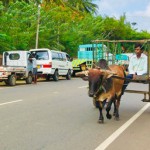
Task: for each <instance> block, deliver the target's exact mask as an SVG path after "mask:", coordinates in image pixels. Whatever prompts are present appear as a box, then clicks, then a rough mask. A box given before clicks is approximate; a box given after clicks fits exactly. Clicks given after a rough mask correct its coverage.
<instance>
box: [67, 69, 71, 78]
mask: <svg viewBox="0 0 150 150" xmlns="http://www.w3.org/2000/svg"><path fill="white" fill-rule="evenodd" d="M66 79H67V80H71V71H70V70H68V73H67V75H66Z"/></svg>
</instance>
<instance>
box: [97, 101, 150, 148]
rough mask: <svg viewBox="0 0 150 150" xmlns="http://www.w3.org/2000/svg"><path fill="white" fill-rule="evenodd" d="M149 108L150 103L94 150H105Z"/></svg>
mask: <svg viewBox="0 0 150 150" xmlns="http://www.w3.org/2000/svg"><path fill="white" fill-rule="evenodd" d="M149 106H150V103H148V104H146V105H145V106H144V107H143V108H142V109H141V110H139V111H138V112H137V113H136V114H135V115H134V116H133V117H132V118H130V119H129V120H128V121H127V122H126V123H125V124H123V125H122V126H121V127H120V128H119V129H118V130H116V131H115V132H114V133H113V134H112V135H110V136H109V137H108V138H107V139H106V140H105V141H104V142H103V143H101V144H100V145H99V146H98V147H97V148H96V149H95V150H105V149H106V148H107V147H108V146H109V145H110V144H111V143H112V142H113V141H114V140H115V139H116V138H117V137H118V136H119V135H120V134H121V133H123V131H124V130H126V129H127V128H128V127H129V126H130V125H131V124H132V123H133V122H134V121H135V120H136V119H137V118H138V117H139V116H140V115H142V113H143V112H144V111H145V110H146V109H147V108H148V107H149Z"/></svg>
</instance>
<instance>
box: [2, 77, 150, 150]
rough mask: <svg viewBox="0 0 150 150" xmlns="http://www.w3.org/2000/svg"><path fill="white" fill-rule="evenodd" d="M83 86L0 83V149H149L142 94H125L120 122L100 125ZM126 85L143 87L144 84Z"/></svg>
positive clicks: (149, 113)
mask: <svg viewBox="0 0 150 150" xmlns="http://www.w3.org/2000/svg"><path fill="white" fill-rule="evenodd" d="M87 85H88V83H87V82H86V81H82V79H80V78H73V79H72V80H70V81H67V80H65V79H61V80H59V81H58V82H54V81H49V82H46V81H40V82H38V83H37V85H35V84H31V85H26V84H25V83H24V82H21V83H20V82H18V84H17V85H16V86H14V87H9V86H5V84H1V85H0V119H1V121H0V150H102V149H107V150H127V149H128V150H149V149H150V148H149V143H150V136H149V134H150V128H149V127H150V119H149V118H150V107H149V103H144V102H141V99H143V95H142V94H134V93H133V94H132V93H125V94H124V95H123V97H122V100H121V106H120V120H119V121H116V120H114V119H113V118H112V119H111V120H108V119H107V118H106V117H105V120H104V124H99V123H97V120H98V117H99V111H98V109H96V108H95V107H94V106H93V104H92V99H91V98H90V97H88V95H87V91H88V88H87ZM128 89H134V90H135V89H137V90H148V84H141V83H130V84H129V86H128ZM141 109H143V111H142V112H141ZM103 112H104V114H105V111H103Z"/></svg>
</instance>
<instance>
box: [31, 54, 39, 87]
mask: <svg viewBox="0 0 150 150" xmlns="http://www.w3.org/2000/svg"><path fill="white" fill-rule="evenodd" d="M29 60H30V61H31V62H32V67H33V79H34V83H35V84H36V83H37V63H36V54H34V53H33V54H31V56H30V57H29Z"/></svg>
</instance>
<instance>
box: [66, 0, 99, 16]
mask: <svg viewBox="0 0 150 150" xmlns="http://www.w3.org/2000/svg"><path fill="white" fill-rule="evenodd" d="M68 3H69V5H70V6H71V7H72V8H73V9H76V10H77V11H81V12H86V13H90V14H93V13H95V14H96V13H97V9H98V6H97V5H96V4H94V3H92V0H74V1H72V0H68Z"/></svg>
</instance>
